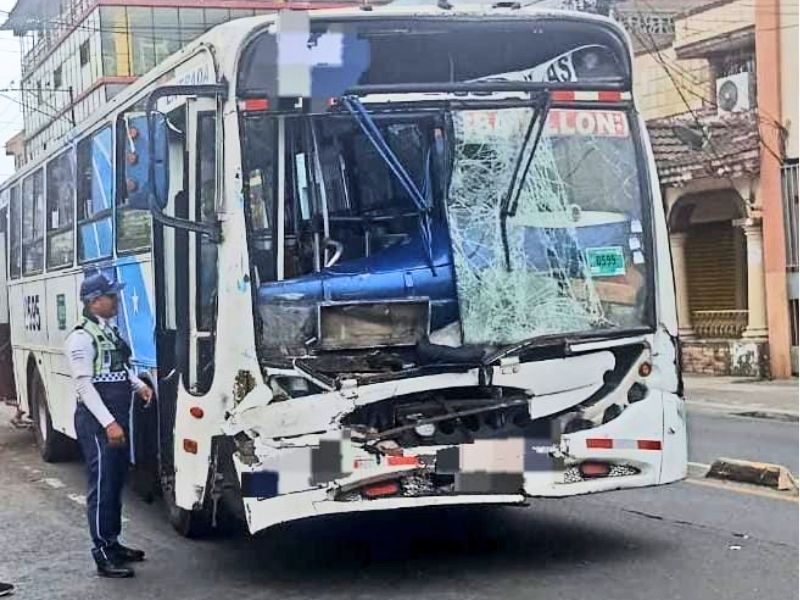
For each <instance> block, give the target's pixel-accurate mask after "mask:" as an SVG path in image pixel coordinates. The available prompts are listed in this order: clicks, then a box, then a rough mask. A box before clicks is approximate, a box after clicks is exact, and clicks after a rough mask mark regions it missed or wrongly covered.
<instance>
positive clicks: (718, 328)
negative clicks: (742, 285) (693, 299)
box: [692, 310, 748, 339]
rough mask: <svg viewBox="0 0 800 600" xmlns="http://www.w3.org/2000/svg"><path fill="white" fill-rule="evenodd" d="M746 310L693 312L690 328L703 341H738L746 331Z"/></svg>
mask: <svg viewBox="0 0 800 600" xmlns="http://www.w3.org/2000/svg"><path fill="white" fill-rule="evenodd" d="M747 315H748V311H747V310H695V311H692V327H693V328H694V332H695V335H697V337H699V338H703V339H739V338H741V337H742V334H743V333H744V331H745V329H747Z"/></svg>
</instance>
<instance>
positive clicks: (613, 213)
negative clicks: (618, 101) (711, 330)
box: [448, 108, 650, 343]
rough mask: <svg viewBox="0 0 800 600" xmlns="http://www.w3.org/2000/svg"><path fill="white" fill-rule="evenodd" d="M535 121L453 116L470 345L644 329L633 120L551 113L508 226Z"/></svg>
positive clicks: (643, 240) (451, 200)
mask: <svg viewBox="0 0 800 600" xmlns="http://www.w3.org/2000/svg"><path fill="white" fill-rule="evenodd" d="M532 118H534V114H533V111H532V109H530V108H512V109H506V110H469V111H458V112H455V113H454V119H453V121H454V133H455V139H454V165H453V173H452V177H451V181H452V184H451V186H450V194H449V195H448V216H449V218H448V223H449V226H450V237H451V239H452V241H453V254H454V262H455V272H456V282H457V288H458V300H459V308H460V313H461V321H462V327H463V332H464V339H465V341H466V342H467V343H487V342H495V343H496V342H500V343H515V342H518V341H522V340H525V339H529V338H533V337H536V336H541V335H548V334H550V335H553V334H566V333H582V332H586V331H596V330H626V329H636V328H645V327H648V326H649V322H648V321H649V316H648V315H649V306H650V298H649V293H648V285H647V282H648V279H649V277H650V275H649V273H648V269H649V267H648V260H647V252H648V251H647V247H648V243H649V242H648V240H647V235H646V231H645V230H644V228H643V226H642V222H643V221H644V220H645V216H646V215H645V214H644V212H643V202H642V193H641V187H640V178H639V173H638V168H637V162H636V159H637V156H636V152H635V147H634V144H633V139H632V136H631V130H630V125H629V121H628V115H627V114H626V113H625V112H623V111H611V110H567V109H552V110H551V111H550V112H549V113H548V115H547V119H546V121H545V122H544V123H543V133H542V136H541V141H540V143H539V144H538V146H536V147H535V154H534V155H533V160H532V162H531V167H530V169H529V170H527V171H520V174H519V179H518V181H517V182H516V185H515V191H514V194H512V196H513V198H514V201H513V204H510V207H512V208H509V213H508V216H507V218H506V219H503V218H502V210H501V204H502V202H503V199H504V198H505V191H506V187H505V186H507V185H508V183H507V182H509V181H511V180H512V172H513V169H514V166H515V165H516V164H517V162H516V161H517V159H518V157H519V156H524V157H526V158H529V153H530V151H531V150H532V148H534V146H533V145H529V146H527V147H526V146H524V145H523V141H522V140H524V138H525V135H524V132H525V130H526V128H527V127H528V123H529V122H530V120H531V119H532ZM539 118H541V117H539ZM487 190H491V191H492V192H493V193H487ZM531 307H536V310H530V308H531Z"/></svg>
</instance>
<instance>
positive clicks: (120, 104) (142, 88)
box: [0, 3, 630, 203]
mask: <svg viewBox="0 0 800 600" xmlns="http://www.w3.org/2000/svg"><path fill="white" fill-rule="evenodd" d="M517 6H518V5H514V6H507V5H506V3H502V5H501V4H499V3H497V4H494V5H492V4H460V5H453V7H452V8H450V9H444V8H440V7H438V6H432V5H418V6H413V5H412V6H408V5H400V4H394V3H389V4H386V5H382V6H372V7H370V9H369V10H365V9H364V8H363V7H348V8H324V9H315V10H309V11H300V12H306V13H307V14H308V16H309V19H310V21H311V22H324V21H334V22H336V21H351V22H352V21H364V22H366V21H376V20H380V19H382V18H389V19H393V20H394V19H412V20H413V19H415V18H422V19H424V20H430V19H436V20H438V19H441V20H442V21H446V20H448V19H457V18H459V17H461V18H468V19H470V20H472V19H480V20H481V21H486V20H496V21H498V22H499V21H508V20H509V19H521V20H523V19H525V20H537V19H562V20H566V21H574V22H576V23H578V22H586V23H595V24H603V25H604V26H606V27H608V28H609V30H610V31H611V32H613V33H614V34H616V35H617V36H618V37H620V38H622V39H624V40H625V42H626V45H627V47H628V48H630V41H629V38H628V35H627V33H626V32H625V30H624V29H623V28H622V27H621V26H620V25H619V24H618V23H616V22H615V21H613V20H612V19H609V18H607V17H603V16H600V15H595V14H591V13H585V12H577V11H568V10H560V9H552V8H536V7H532V6H522V7H519V8H517ZM279 18H280V13H274V14H269V15H261V16H256V17H245V18H242V19H235V20H232V21H228V22H226V23H222V24H220V25H217V26H215V27H214V28H212V29H210V30H209V31H207V32H205V33H204V34H202V35H201V36H199V37H197V38H196V39H195V40H193V41H192V42H190V43H189V44H187V45H186V46H185V47H184V48H182V49H181V50H179V51H178V52H176V53H175V54H173V55H171V56H169V57H167V58H166V59H165V60H164V61H163V62H161V63H159V64H158V65H156V67H155V68H153V69H152V70H150V71H148V72H147V73H145V74H144V75H142V76H141V77H139V79H138V80H136V81H135V82H134V83H132V84H131V85H129V86H128V87H127V88H125V89H124V90H123V91H122V92H120V93H119V94H118V95H117V96H115V97H114V98H113V99H112V100H110V101H108V102H107V103H105V104H104V105H103V106H101V107H100V108H99V110H97V111H95V113H94V115H93V118H92V119H90V120H86V121H83V122H81V123H79V124H78V125H77V126H75V127H74V128H73V129H71V130H70V131H69V132H68V133H67V134H66V135H65V136H64V137H63V138H62V139H61V143H60V144H59V145H58V147H57V148H58V149H57V150H53V151H52V152H49V153H47V154H46V155H44V156H42V157H39V158H37V159H36V160H33V161H30V162H29V163H27V164H26V165H24V166H23V167H22V168H21V169H19V170H18V171H17V172H15V173H14V174H13V175H12V176H11V177H9V178H8V179H6V180H5V181H4V182H2V183H0V190H5V189H6V188H8V187H11V186H13V185H15V184H16V183H17V182H18V181H19V180H20V179H21V178H23V177H25V176H26V175H27V174H28V173H29V172H31V171H33V170H35V169H37V168H38V167H40V166H41V165H42V164H44V163H45V162H47V161H48V160H49V159H51V158H52V157H54V156H55V155H57V154H58V153H59V152H60V151H61V150H62V149H63V148H66V146H67V145H68V144H70V143H72V142H73V141H74V140H77V139H80V138H82V137H84V136H85V135H86V134H88V133H91V132H92V131H93V130H94V129H97V128H100V127H102V126H104V125H105V124H107V123H109V122H110V117H112V116H114V115H116V114H117V113H118V112H121V111H123V110H125V109H127V108H128V107H129V106H131V105H133V104H135V103H136V102H139V101H141V100H142V99H143V98H144V97H145V96H146V93H147V92H148V91H149V90H151V89H152V88H154V87H156V86H157V85H158V84H159V83H160V82H161V81H164V80H165V79H168V78H169V77H170V75H171V73H173V72H174V71H175V69H176V68H179V67H180V66H181V65H182V64H184V63H186V62H187V61H188V60H190V59H191V58H192V57H194V56H197V55H198V54H200V53H202V52H204V51H207V50H208V49H213V56H214V59H215V61H216V64H217V66H218V67H219V68H220V70H221V73H217V76H218V77H219V76H220V75H224V76H225V77H226V80H227V81H228V82H229V83H230V84H231V85H235V82H236V77H235V73H234V70H235V68H236V61H237V59H238V56H239V52H240V50H241V48H242V47H243V46H244V45H245V43H246V41H248V40H249V39H250V38H251V36H253V35H255V34H257V33H260V32H264V31H267V30H269V28H270V26H271V25H273V24H275V23H276V22H277V21H278V20H279ZM209 83H211V82H209ZM0 203H2V200H0Z"/></svg>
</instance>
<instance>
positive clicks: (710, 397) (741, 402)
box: [683, 375, 800, 417]
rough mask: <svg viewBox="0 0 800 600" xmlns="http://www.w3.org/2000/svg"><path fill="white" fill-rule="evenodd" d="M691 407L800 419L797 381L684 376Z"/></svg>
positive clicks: (794, 379) (687, 397)
mask: <svg viewBox="0 0 800 600" xmlns="http://www.w3.org/2000/svg"><path fill="white" fill-rule="evenodd" d="M683 381H684V384H685V394H686V401H687V404H688V406H689V408H697V409H707V410H716V411H720V410H722V411H725V412H730V413H741V412H754V411H755V412H766V413H778V414H783V415H792V416H794V417H797V416H798V412H800V411H799V410H798V407H799V406H800V402H799V400H798V394H799V390H800V388H798V380H797V379H796V378H793V379H787V380H780V381H778V380H776V381H761V380H756V379H744V378H741V377H713V376H704V375H684V376H683Z"/></svg>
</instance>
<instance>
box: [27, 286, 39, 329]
mask: <svg viewBox="0 0 800 600" xmlns="http://www.w3.org/2000/svg"><path fill="white" fill-rule="evenodd" d="M22 302H23V305H24V309H25V329H27V330H28V331H41V330H42V313H41V312H40V311H39V294H34V295H32V296H25V297H24V298H23V299H22Z"/></svg>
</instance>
